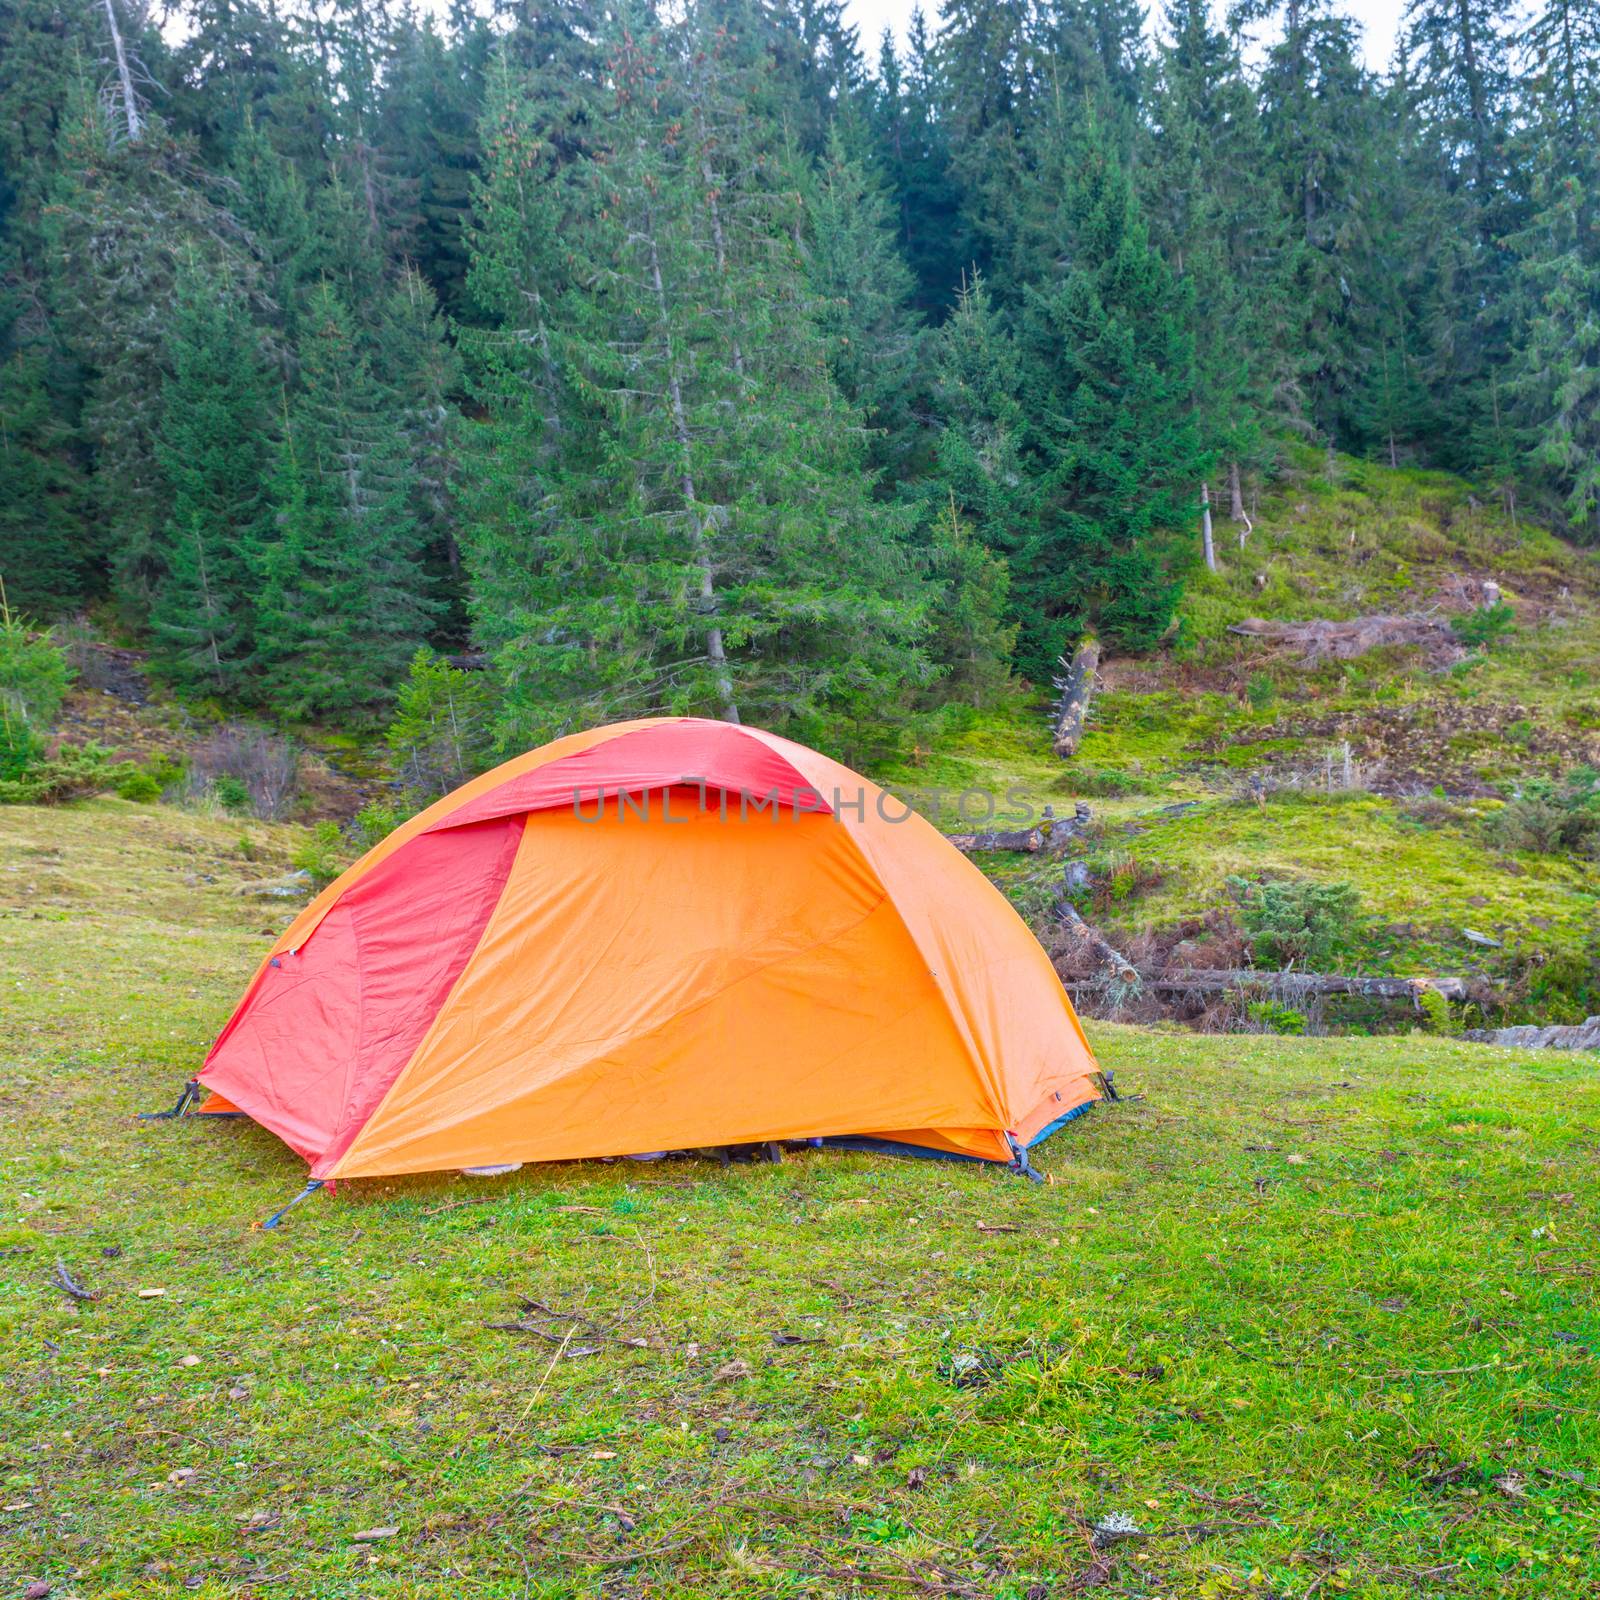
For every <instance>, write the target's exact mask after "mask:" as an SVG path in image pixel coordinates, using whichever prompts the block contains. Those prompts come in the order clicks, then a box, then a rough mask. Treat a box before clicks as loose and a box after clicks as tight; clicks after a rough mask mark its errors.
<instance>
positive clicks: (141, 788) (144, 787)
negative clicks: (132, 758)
mask: <svg viewBox="0 0 1600 1600" xmlns="http://www.w3.org/2000/svg"><path fill="white" fill-rule="evenodd" d="M164 787H165V785H164V784H163V783H162V782H161V780H160V779H159V778H158V777H156V775H155V774H154V773H153V772H146V771H145V770H144V769H143V768H141V767H135V768H134V769H133V771H132V772H130V773H129V774H128V775H127V777H125V778H122V779H120V780H119V781H118V783H117V793H118V794H119V795H120V796H121V797H122V798H123V799H124V800H138V801H141V802H144V803H146V804H148V802H150V801H152V800H159V799H160V798H161V791H162V789H163V788H164Z"/></svg>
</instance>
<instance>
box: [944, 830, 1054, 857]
mask: <svg viewBox="0 0 1600 1600" xmlns="http://www.w3.org/2000/svg"><path fill="white" fill-rule="evenodd" d="M945 837H946V838H947V839H948V840H949V841H950V843H951V844H953V845H954V846H955V847H956V849H957V850H960V851H961V852H962V853H963V854H964V855H971V854H972V852H973V851H974V850H1023V851H1027V852H1029V853H1030V854H1031V853H1033V852H1036V851H1039V850H1042V849H1044V847H1045V834H1044V831H1043V829H1041V828H1013V829H1011V830H1010V831H1006V830H1004V829H1002V830H1000V831H998V832H994V833H947V834H946V835H945Z"/></svg>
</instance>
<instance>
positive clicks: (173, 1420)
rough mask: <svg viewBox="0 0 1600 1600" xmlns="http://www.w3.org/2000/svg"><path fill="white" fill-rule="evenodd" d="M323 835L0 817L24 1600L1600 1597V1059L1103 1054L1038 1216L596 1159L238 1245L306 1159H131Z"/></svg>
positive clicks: (0, 1539)
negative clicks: (1110, 1101)
mask: <svg viewBox="0 0 1600 1600" xmlns="http://www.w3.org/2000/svg"><path fill="white" fill-rule="evenodd" d="M297 837H298V833H297V830H295V829H293V828H289V827H271V826H267V825H263V824H260V823H250V824H248V825H242V824H241V823H240V822H238V821H237V820H231V821H230V820H211V819H207V818H205V817H201V816H195V815H192V814H188V813H184V812H182V811H178V810H176V809H173V808H168V807H157V806H136V805H132V804H129V803H126V802H122V801H115V800H102V801H96V802H91V803H89V804H86V805H83V806H79V807H74V808H70V809H66V810H57V811H52V812H45V811H40V810H31V809H28V808H23V807H12V808H7V809H6V810H4V811H0V972H3V982H0V1008H3V1009H0V1026H3V1040H4V1045H3V1049H4V1070H3V1073H0V1131H3V1135H4V1148H5V1165H4V1169H3V1170H4V1175H5V1177H4V1185H3V1190H0V1208H3V1209H0V1339H3V1345H0V1348H3V1351H4V1354H3V1356H0V1364H3V1370H0V1379H3V1384H4V1388H3V1391H0V1392H3V1400H0V1409H3V1415H4V1419H5V1420H4V1426H3V1429H0V1478H3V1480H4V1481H3V1485H0V1493H3V1499H0V1506H3V1510H0V1595H22V1594H25V1593H28V1594H34V1595H38V1594H42V1593H43V1592H45V1591H44V1589H43V1588H41V1586H43V1585H48V1586H49V1592H50V1593H51V1594H52V1595H54V1596H56V1597H66V1596H80V1597H84V1600H89V1597H94V1600H115V1597H122V1596H167V1595H172V1596H176V1595H189V1594H193V1595H199V1596H201V1597H222V1596H229V1597H241V1600H242V1597H247V1596H259V1597H272V1596H296V1597H298V1596H315V1597H317V1600H334V1597H345V1596H350V1597H355V1596H362V1597H367V1596H383V1597H390V1596H393V1597H402V1596H403V1597H408V1600H409V1597H423V1596H428V1597H432V1596H446V1595H448V1596H452V1597H457V1596H482V1597H484V1600H493V1597H507V1600H512V1597H531V1600H557V1597H567V1596H574V1597H576V1596H607V1597H615V1600H624V1597H644V1596H651V1597H661V1600H667V1597H674V1600H675V1597H688V1596H718V1597H722V1596H728V1597H732V1596H739V1597H745V1596H751V1597H755V1596H774V1597H778V1596H784V1597H788V1596H796V1597H798V1596H814V1597H818V1600H822V1597H829V1600H831V1597H846V1596H849V1597H855V1596H868V1595H905V1596H912V1595H920V1596H941V1595H949V1596H963V1597H965V1596H974V1597H976V1596H983V1597H993V1600H1025V1597H1026V1600H1044V1597H1056V1596H1065V1595H1072V1594H1078V1593H1085V1592H1104V1593H1107V1594H1114V1595H1127V1596H1137V1597H1141V1600H1155V1597H1158V1596H1159V1597H1166V1600H1173V1597H1178V1596H1185V1597H1187V1596H1220V1595H1248V1596H1256V1597H1262V1600H1265V1597H1267V1596H1281V1597H1284V1600H1289V1597H1302V1596H1312V1595H1317V1596H1322V1597H1327V1596H1331V1595H1344V1596H1360V1597H1365V1600H1378V1597H1385V1600H1387V1597H1398V1596H1434V1595H1437V1596H1441V1597H1444V1596H1449V1597H1457V1596H1460V1597H1467V1596H1491V1595H1493V1596H1549V1595H1584V1594H1597V1593H1600V1381H1597V1377H1600V1360H1597V1354H1596V1352H1597V1350H1600V1312H1597V1307H1596V1279H1595V1270H1596V1260H1597V1251H1596V1249H1595V1244H1594V1240H1595V1229H1596V1223H1597V1220H1600V1072H1597V1070H1596V1068H1595V1065H1594V1061H1593V1058H1591V1057H1582V1058H1573V1057H1564V1056H1560V1055H1553V1054H1544V1055H1539V1054H1534V1053H1517V1052H1509V1051H1500V1050H1494V1049H1490V1048H1486V1047H1482V1046H1473V1045H1468V1044H1461V1043H1455V1042H1451V1041H1447V1040H1439V1039H1424V1038H1421V1037H1390V1038H1383V1039H1305V1040H1299V1039H1282V1038H1274V1037H1270V1036H1260V1035H1256V1036H1230V1037H1211V1038H1206V1037H1199V1036H1196V1035H1192V1034H1187V1033H1183V1032H1180V1031H1177V1030H1171V1031H1168V1030H1140V1029H1133V1028H1119V1027H1116V1026H1111V1025H1101V1026H1097V1027H1095V1028H1094V1029H1093V1039H1094V1043H1095V1045H1096V1047H1097V1049H1098V1050H1099V1052H1100V1054H1101V1057H1102V1060H1103V1063H1104V1065H1106V1066H1107V1067H1110V1068H1113V1069H1114V1070H1115V1071H1116V1073H1117V1079H1118V1083H1119V1085H1120V1086H1121V1088H1122V1089H1123V1091H1124V1093H1125V1094H1127V1095H1128V1096H1129V1098H1128V1099H1127V1100H1126V1101H1125V1102H1124V1103H1122V1104H1120V1105H1117V1106H1111V1107H1103V1108H1100V1109H1097V1110H1096V1111H1095V1112H1093V1113H1092V1114H1091V1115H1089V1116H1087V1117H1085V1118H1083V1119H1080V1120H1079V1121H1078V1122H1076V1123H1074V1124H1072V1125H1070V1126H1069V1127H1068V1128H1067V1129H1066V1130H1064V1131H1063V1132H1062V1133H1060V1134H1058V1135H1057V1136H1056V1137H1055V1138H1054V1139H1053V1140H1052V1141H1050V1142H1049V1144H1047V1145H1046V1146H1044V1147H1043V1148H1042V1150H1041V1151H1040V1152H1038V1154H1039V1156H1040V1162H1039V1164H1040V1166H1041V1167H1042V1168H1043V1169H1044V1170H1045V1171H1046V1172H1047V1173H1048V1174H1049V1180H1050V1181H1049V1183H1048V1185H1047V1186H1046V1187H1042V1188H1040V1187H1034V1186H1031V1185H1029V1184H1027V1183H1025V1182H1022V1181H1021V1180H1019V1179H1017V1178H1015V1177H1012V1176H1009V1175H1007V1174H1005V1173H1003V1172H999V1171H995V1170H989V1169H978V1168H970V1167H962V1166H955V1165H946V1164H942V1163H933V1162H915V1163H912V1162H900V1161H894V1160H890V1159H883V1158H875V1157H866V1156H845V1155H840V1154H836V1153H815V1154H808V1155H806V1156H803V1157H791V1158H790V1159H789V1160H787V1161H786V1162H785V1163H784V1164H783V1165H781V1166H777V1167H772V1166H743V1167H740V1166H736V1167H733V1168H731V1169H729V1170H726V1171H722V1170H719V1169H717V1168H716V1167H714V1166H712V1165H710V1164H687V1163H662V1164H659V1165H655V1166H640V1165H636V1164H633V1163H628V1162H619V1163H616V1164H609V1165H604V1164H599V1163H581V1164H570V1165H557V1166H550V1167H541V1168H536V1169H528V1170H524V1171H522V1172H520V1173H518V1174H516V1175H514V1176H512V1177H509V1178H502V1179H498V1180H473V1179H463V1178H455V1177H450V1176H441V1177H436V1178H430V1179H423V1180H407V1181H402V1182H394V1183H363V1184H355V1185H347V1186H344V1187H342V1188H341V1189H340V1191H339V1193H338V1194H337V1195H335V1196H332V1197H329V1196H327V1195H318V1196H316V1197H314V1198H313V1199H312V1200H310V1201H308V1202H307V1203H306V1204H305V1205H303V1206H301V1207H300V1208H299V1209H297V1210H295V1211H294V1212H292V1213H291V1214H290V1216H289V1218H288V1220H287V1222H286V1223H285V1225H284V1226H283V1228H282V1229H281V1230H279V1231H277V1232H266V1233H264V1232H261V1231H259V1230H258V1229H256V1228H255V1227H253V1224H255V1223H257V1222H259V1221H260V1220H261V1219H262V1218H263V1217H264V1216H266V1215H267V1214H268V1213H269V1212H271V1211H272V1210H273V1209H275V1208H276V1207H277V1206H279V1205H281V1204H282V1203H283V1202H284V1201H285V1200H287V1199H288V1198H289V1197H290V1196H291V1195H293V1194H294V1193H295V1192H296V1191H297V1190H298V1188H299V1187H300V1185H301V1184H302V1182H303V1180H304V1169H303V1166H302V1164H301V1163H300V1162H299V1161H298V1160H297V1159H296V1158H295V1157H293V1156H292V1155H291V1154H290V1152H288V1151H287V1150H286V1149H285V1148H284V1147H282V1146H281V1145H279V1144H278V1143H277V1142H276V1141H275V1140H274V1139H273V1138H272V1137H271V1136H270V1135H268V1134H266V1133H265V1132H264V1131H262V1130H261V1129H259V1128H257V1127H256V1126H254V1125H253V1124H250V1123H248V1122H221V1123H214V1122H206V1121H201V1120H192V1121H186V1122H181V1123H172V1122H165V1123H162V1122H157V1123H141V1122H138V1121H137V1120H135V1115H134V1114H135V1113H136V1112H138V1111H141V1110H146V1109H152V1108H156V1107H159V1106H161V1105H163V1104H166V1103H169V1102H170V1100H171V1099H172V1097H173V1096H174V1095H175V1093H176V1091H177V1088H178V1086H179V1085H180V1083H181V1082H182V1080H183V1078H184V1076H185V1075H186V1074H187V1073H189V1072H190V1071H191V1070H193V1068H194V1067H195V1065H196V1064H197V1063H198V1061H199V1059H200V1057H201V1055H202V1053H203V1052H204V1050H205V1048H206V1047H207V1045H208V1043H209V1040H210V1038H211V1037H212V1035H213V1034H214V1032H215V1031H216V1029H217V1028H218V1027H219V1026H220V1025H221V1023H222V1022H223V1021H224V1020H225V1018H226V1016H227V1014H228V1011H229V1009H230V1007H231V1005H232V1004H233V1002H234V1000H235V998H236V996H237V994H238V992H239V991H240V989H241V988H242V986H243V984H244V982H245V981H246V978H247V977H248V975H249V973H250V972H251V970H252V969H253V967H254V964H255V962H256V960H257V958H258V955H259V953H260V952H261V951H262V950H263V949H264V947H265V945H266V942H267V936H268V935H269V934H270V933H271V932H272V931H274V930H275V929H276V928H278V927H280V926H281V925H282V921H283V919H284V917H285V916H286V915H287V914H288V912H287V910H286V909H285V907H284V904H283V902H281V901H275V900H271V899H264V898H257V897H256V896H255V895H254V894H252V893H251V891H250V886H251V885H252V884H254V883H259V882H260V881H261V880H263V879H269V878H271V877H272V876H274V875H275V874H276V873H278V872H281V871H282V870H283V867H284V866H285V865H286V863H287V859H288V854H289V852H290V850H291V848H292V845H293V843H294V841H295V839H296V838H297ZM58 1262H59V1263H60V1264H61V1265H62V1266H64V1268H65V1270H66V1272H67V1273H68V1275H69V1276H70V1277H71V1278H72V1280H73V1281H74V1282H75V1283H77V1284H79V1285H80V1286H81V1287H82V1288H83V1289H84V1290H85V1291H87V1292H89V1293H91V1294H93V1295H94V1296H95V1297H96V1298H94V1299H93V1300H75V1299H73V1298H70V1297H69V1296H68V1295H67V1294H66V1293H65V1292H63V1290H62V1289H61V1287H59V1285H58V1284H57V1283H54V1282H53V1281H52V1279H53V1277H54V1275H55V1273H56V1270H57V1264H58ZM517 1321H520V1322H523V1323H525V1324H527V1326H528V1329H529V1330H530V1331H519V1330H516V1329H506V1328H500V1327H495V1326H494V1324H497V1323H508V1322H517ZM1097 1527H1099V1528H1100V1530H1101V1532H1100V1533H1099V1534H1098V1535H1097V1534H1096V1532H1095V1529H1096V1528H1097ZM1118 1529H1122V1530H1126V1531H1125V1534H1124V1536H1122V1537H1115V1534H1116V1530H1118ZM1133 1529H1137V1530H1138V1531H1137V1532H1132V1531H1131V1530H1133Z"/></svg>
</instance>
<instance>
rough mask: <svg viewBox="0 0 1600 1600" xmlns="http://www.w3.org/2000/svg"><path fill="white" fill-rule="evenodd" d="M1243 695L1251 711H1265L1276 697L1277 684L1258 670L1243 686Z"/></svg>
mask: <svg viewBox="0 0 1600 1600" xmlns="http://www.w3.org/2000/svg"><path fill="white" fill-rule="evenodd" d="M1244 697H1245V699H1246V700H1248V701H1249V702H1250V708H1251V709H1252V710H1253V711H1265V710H1266V708H1267V707H1268V706H1270V705H1271V704H1272V702H1273V701H1274V700H1276V699H1277V698H1278V686H1277V684H1275V683H1274V682H1273V681H1272V679H1271V678H1269V677H1268V676H1267V675H1266V673H1264V672H1258V673H1257V674H1256V675H1255V676H1254V677H1253V678H1252V679H1251V680H1250V681H1249V683H1247V684H1246V685H1245V686H1244Z"/></svg>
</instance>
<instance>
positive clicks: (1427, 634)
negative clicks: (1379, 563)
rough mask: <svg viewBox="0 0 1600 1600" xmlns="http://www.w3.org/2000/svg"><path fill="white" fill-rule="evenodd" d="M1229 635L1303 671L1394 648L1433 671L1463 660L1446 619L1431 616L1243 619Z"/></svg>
mask: <svg viewBox="0 0 1600 1600" xmlns="http://www.w3.org/2000/svg"><path fill="white" fill-rule="evenodd" d="M1228 632H1229V633H1235V634H1241V635H1243V636H1244V637H1245V638H1249V639H1264V640H1266V641H1267V642H1268V643H1270V644H1281V645H1284V646H1286V647H1288V648H1290V649H1293V650H1297V651H1299V652H1300V657H1301V659H1302V660H1303V661H1304V662H1306V663H1307V665H1315V664H1316V663H1317V662H1319V661H1349V660H1351V659H1353V658H1354V657H1356V656H1363V655H1366V653H1367V652H1368V651H1369V650H1381V649H1383V648H1385V647H1386V646H1392V645H1414V646H1416V647H1417V648H1419V649H1421V650H1423V651H1424V652H1425V653H1426V654H1427V657H1428V659H1429V662H1430V663H1431V664H1433V665H1435V666H1449V665H1451V664H1452V663H1454V662H1456V661H1460V660H1462V659H1463V658H1464V657H1465V656H1466V653H1467V652H1466V650H1465V649H1464V648H1463V646H1462V644H1461V641H1460V640H1459V639H1458V638H1457V637H1456V635H1455V632H1454V630H1453V629H1452V628H1451V626H1450V619H1449V618H1448V617H1446V616H1443V615H1441V614H1439V613H1438V612H1432V611H1407V612H1402V613H1399V614H1397V615H1392V616H1389V615H1379V616H1371V617H1351V618H1350V619H1349V620H1348V621H1344V622H1330V621H1328V620H1326V619H1324V618H1317V619H1315V620H1313V621H1309V622H1273V621H1270V620H1268V619H1267V618H1264V617H1246V618H1245V619H1244V620H1243V621H1242V622H1234V623H1230V624H1229V626H1228Z"/></svg>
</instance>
